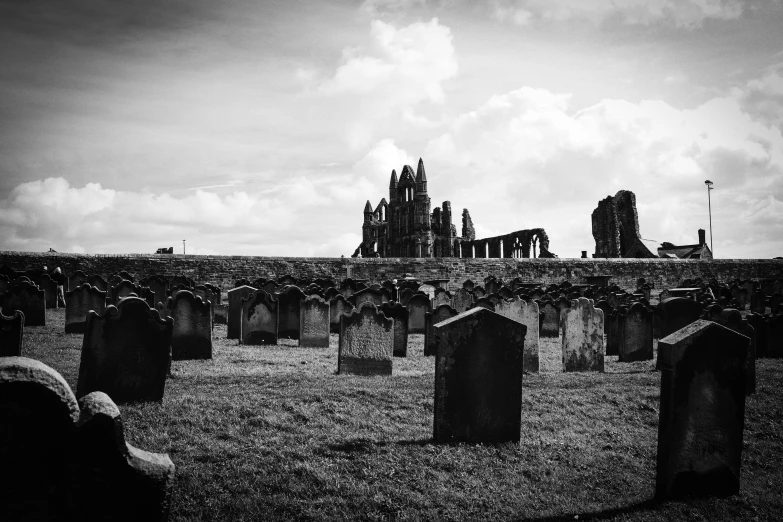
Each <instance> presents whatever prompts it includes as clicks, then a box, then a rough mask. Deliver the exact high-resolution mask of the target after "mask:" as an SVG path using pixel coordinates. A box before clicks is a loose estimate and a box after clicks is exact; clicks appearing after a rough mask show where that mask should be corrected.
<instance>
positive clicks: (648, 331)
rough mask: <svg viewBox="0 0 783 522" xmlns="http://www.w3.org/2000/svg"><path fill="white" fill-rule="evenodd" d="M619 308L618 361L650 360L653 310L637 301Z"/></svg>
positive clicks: (651, 357) (651, 356)
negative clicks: (627, 306) (626, 306)
mask: <svg viewBox="0 0 783 522" xmlns="http://www.w3.org/2000/svg"><path fill="white" fill-rule="evenodd" d="M621 310H622V311H621V312H620V313H619V314H618V315H619V323H618V330H619V333H620V346H619V352H620V353H619V355H620V362H633V361H648V360H652V359H653V315H654V312H653V311H652V310H651V309H649V308H647V307H646V306H644V305H643V304H642V303H638V302H637V303H633V304H632V305H631V306H630V307H629V308H623V309H621Z"/></svg>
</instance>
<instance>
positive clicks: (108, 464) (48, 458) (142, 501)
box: [0, 357, 175, 522]
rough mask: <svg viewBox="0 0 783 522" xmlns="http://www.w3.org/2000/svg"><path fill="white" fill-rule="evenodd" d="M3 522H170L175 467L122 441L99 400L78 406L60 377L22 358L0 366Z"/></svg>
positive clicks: (107, 403) (118, 424) (98, 396)
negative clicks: (148, 521) (99, 521)
mask: <svg viewBox="0 0 783 522" xmlns="http://www.w3.org/2000/svg"><path fill="white" fill-rule="evenodd" d="M0 411H2V412H4V413H3V418H2V425H3V428H4V429H3V434H4V436H3V437H0V456H1V457H2V462H3V473H2V474H0V505H2V506H3V508H2V511H3V520H117V521H122V522H125V521H139V520H158V521H163V520H166V519H167V518H168V513H169V504H170V499H171V495H172V490H173V482H174V472H175V468H174V464H173V463H172V462H171V460H170V459H169V457H168V455H166V454H160V453H149V452H147V451H143V450H139V449H137V448H135V447H133V446H131V445H130V444H128V443H126V442H125V435H124V430H123V423H122V418H121V417H120V411H119V409H118V408H117V406H116V405H115V404H114V402H112V400H111V399H110V398H109V397H108V396H107V395H106V394H104V393H101V392H93V393H91V394H89V395H87V396H85V397H82V399H81V400H80V401H79V402H78V403H77V402H76V398H75V397H74V395H73V392H72V391H71V388H70V387H69V386H68V384H67V383H66V382H65V380H64V379H63V378H62V376H61V375H60V374H59V373H57V372H56V371H54V370H53V369H52V368H50V367H49V366H46V365H45V364H43V363H42V362H40V361H36V360H33V359H28V358H25V357H6V358H3V359H2V360H0Z"/></svg>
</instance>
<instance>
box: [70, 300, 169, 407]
mask: <svg viewBox="0 0 783 522" xmlns="http://www.w3.org/2000/svg"><path fill="white" fill-rule="evenodd" d="M173 327H174V323H173V321H172V319H171V318H169V317H167V318H165V319H162V318H161V317H160V315H159V314H158V312H157V311H156V310H153V309H151V308H150V307H149V306H148V305H147V303H146V302H145V301H144V300H142V299H139V298H138V297H126V298H125V299H123V300H122V301H120V302H119V304H118V305H117V306H116V307H114V306H108V307H107V308H106V310H104V312H103V313H102V314H100V315H98V314H96V313H95V312H89V313H88V315H87V326H86V328H85V332H84V341H83V343H82V356H81V362H80V364H79V380H78V384H77V386H76V394H77V395H78V396H79V397H82V396H84V395H87V394H88V393H91V392H94V391H102V392H104V393H106V394H107V395H109V397H111V398H112V400H113V401H114V402H116V403H117V404H120V403H127V402H138V401H161V400H163V390H164V388H165V386H166V374H167V373H168V371H169V367H170V365H171V333H172V329H173Z"/></svg>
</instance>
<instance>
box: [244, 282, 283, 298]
mask: <svg viewBox="0 0 783 522" xmlns="http://www.w3.org/2000/svg"><path fill="white" fill-rule="evenodd" d="M250 286H252V287H254V288H261V289H262V290H263V291H264V292H266V293H267V294H269V295H275V294H276V293H277V289H278V286H277V283H275V282H274V281H267V282H266V283H264V284H263V285H262V286H255V285H250Z"/></svg>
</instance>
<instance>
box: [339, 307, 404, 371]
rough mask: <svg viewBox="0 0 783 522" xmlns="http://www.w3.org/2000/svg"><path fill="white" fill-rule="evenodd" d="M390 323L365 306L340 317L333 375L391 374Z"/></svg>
mask: <svg viewBox="0 0 783 522" xmlns="http://www.w3.org/2000/svg"><path fill="white" fill-rule="evenodd" d="M393 355H394V321H393V320H392V319H389V318H387V317H386V316H385V315H383V313H382V312H380V311H379V310H378V309H377V308H375V306H374V305H372V304H370V303H365V304H364V305H363V306H362V307H361V308H359V309H358V310H353V311H351V312H350V313H348V314H346V315H343V316H342V317H341V318H340V346H339V350H338V356H337V373H338V374H341V373H350V374H356V375H391V373H392V357H393Z"/></svg>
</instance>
